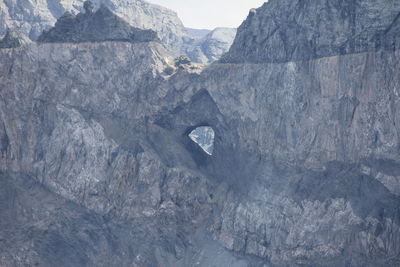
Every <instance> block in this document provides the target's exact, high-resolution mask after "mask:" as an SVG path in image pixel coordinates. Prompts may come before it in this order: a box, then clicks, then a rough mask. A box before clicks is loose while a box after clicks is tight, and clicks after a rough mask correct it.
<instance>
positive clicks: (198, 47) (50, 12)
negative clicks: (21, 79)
mask: <svg viewBox="0 0 400 267" xmlns="http://www.w3.org/2000/svg"><path fill="white" fill-rule="evenodd" d="M84 1H85V0H70V1H59V0H47V1H44V0H40V1H33V0H4V1H2V2H0V35H4V34H5V33H6V29H7V27H9V28H13V29H18V31H19V33H20V34H21V35H24V36H27V37H29V38H30V39H31V40H34V41H36V40H37V38H38V37H39V36H40V35H41V34H42V32H43V30H49V29H50V28H52V27H53V26H54V25H55V23H56V22H57V19H59V18H60V17H61V16H62V15H63V14H65V12H69V13H71V15H76V14H78V13H79V12H82V11H83V10H84V8H83V3H84ZM92 2H93V4H94V8H95V9H97V8H99V7H100V4H101V3H103V4H104V5H105V6H107V7H108V8H110V9H111V11H112V12H114V13H115V14H116V15H118V16H119V17H121V18H122V19H124V20H125V21H127V22H128V23H129V24H130V25H131V26H133V27H136V28H140V29H145V30H149V29H150V30H154V31H156V32H157V34H158V36H159V38H160V39H161V42H162V43H163V44H164V46H165V47H166V48H167V49H168V51H169V52H170V53H171V54H172V55H173V56H174V57H178V56H180V55H189V54H193V51H199V52H198V53H197V54H194V55H193V58H191V60H192V61H195V62H199V63H207V62H211V61H212V60H214V58H219V56H221V55H222V53H224V52H226V51H227V50H228V48H229V45H224V44H223V45H222V46H221V44H220V41H219V39H218V40H217V43H216V44H217V47H215V46H213V45H214V43H215V42H214V41H213V42H211V43H210V45H211V47H210V48H209V49H211V50H213V51H214V52H213V53H214V54H212V55H211V56H212V58H211V57H208V54H207V53H206V54H205V56H204V55H203V54H204V52H203V51H205V50H207V49H208V48H204V46H205V43H206V41H204V42H197V41H196V38H193V37H191V36H190V35H188V34H187V31H186V29H185V27H184V26H183V24H182V22H181V20H180V19H179V18H178V16H177V14H176V12H174V11H172V10H169V9H167V8H164V7H161V6H159V5H155V4H151V3H149V2H147V1H144V0H93V1H92ZM232 41H233V38H232V39H229V42H232ZM223 42H226V40H224V41H223ZM229 44H230V43H229ZM221 47H222V48H223V49H222V50H221ZM215 53H216V54H215ZM189 56H190V55H189ZM200 60H202V61H200Z"/></svg>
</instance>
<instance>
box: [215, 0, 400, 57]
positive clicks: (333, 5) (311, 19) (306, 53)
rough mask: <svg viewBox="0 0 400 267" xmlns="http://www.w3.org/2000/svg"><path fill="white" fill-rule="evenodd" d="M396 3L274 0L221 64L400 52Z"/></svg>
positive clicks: (252, 18) (256, 13) (253, 14)
mask: <svg viewBox="0 0 400 267" xmlns="http://www.w3.org/2000/svg"><path fill="white" fill-rule="evenodd" d="M399 14H400V2H399V1H397V0H321V1H314V0H270V1H269V2H267V3H265V4H264V5H263V6H262V7H260V8H258V9H253V10H251V11H250V14H249V16H248V18H247V19H246V21H244V22H243V24H242V25H241V26H240V28H239V30H238V35H237V38H236V40H235V42H234V44H233V46H232V48H231V49H230V52H229V53H227V55H226V56H225V57H224V58H223V59H222V62H231V63H238V62H288V61H293V60H295V61H298V60H309V59H314V58H320V57H326V56H335V55H344V54H352V53H361V52H368V51H379V50H394V49H396V48H397V49H398V48H399V43H400V39H399V37H398V36H399V34H400V32H399V30H400V20H399Z"/></svg>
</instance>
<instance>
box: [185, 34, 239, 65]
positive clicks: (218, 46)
mask: <svg viewBox="0 0 400 267" xmlns="http://www.w3.org/2000/svg"><path fill="white" fill-rule="evenodd" d="M235 35H236V29H233V28H216V29H214V30H213V31H211V32H210V33H208V34H207V35H206V36H204V37H202V38H200V39H193V40H191V41H190V42H189V43H188V44H187V46H188V47H187V49H186V54H187V55H188V56H189V57H190V58H191V59H192V61H195V62H202V63H211V62H214V61H216V60H218V59H219V58H220V57H221V56H222V55H223V54H224V53H225V52H227V51H228V50H229V48H230V47H231V45H232V43H233V40H234V39H235Z"/></svg>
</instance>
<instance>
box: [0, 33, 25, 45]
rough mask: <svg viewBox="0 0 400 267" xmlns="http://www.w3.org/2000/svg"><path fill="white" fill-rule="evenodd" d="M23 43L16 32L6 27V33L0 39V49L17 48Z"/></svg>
mask: <svg viewBox="0 0 400 267" xmlns="http://www.w3.org/2000/svg"><path fill="white" fill-rule="evenodd" d="M22 44H23V41H22V38H21V37H20V36H18V34H17V33H16V32H15V31H13V30H11V29H7V32H6V34H5V35H4V37H3V39H1V40H0V49H1V48H17V47H20V46H21V45H22Z"/></svg>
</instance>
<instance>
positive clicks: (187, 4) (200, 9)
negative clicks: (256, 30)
mask: <svg viewBox="0 0 400 267" xmlns="http://www.w3.org/2000/svg"><path fill="white" fill-rule="evenodd" d="M148 1H149V2H151V3H155V4H159V5H161V6H164V7H167V8H169V9H172V10H174V11H176V12H178V16H179V18H180V19H181V20H182V21H183V24H184V25H185V27H189V28H196V29H214V28H216V27H231V28H237V27H239V26H240V24H241V23H242V22H243V20H245V19H246V17H247V15H248V14H249V10H250V9H251V8H257V7H260V6H261V5H262V4H263V3H264V2H266V0H148Z"/></svg>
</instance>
